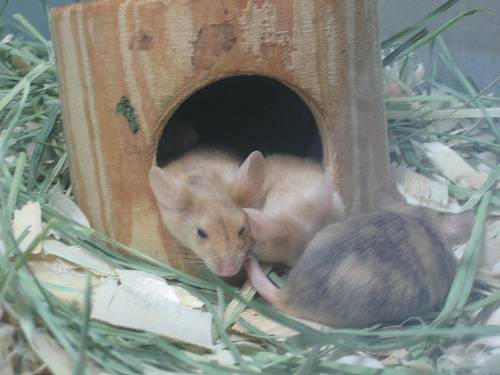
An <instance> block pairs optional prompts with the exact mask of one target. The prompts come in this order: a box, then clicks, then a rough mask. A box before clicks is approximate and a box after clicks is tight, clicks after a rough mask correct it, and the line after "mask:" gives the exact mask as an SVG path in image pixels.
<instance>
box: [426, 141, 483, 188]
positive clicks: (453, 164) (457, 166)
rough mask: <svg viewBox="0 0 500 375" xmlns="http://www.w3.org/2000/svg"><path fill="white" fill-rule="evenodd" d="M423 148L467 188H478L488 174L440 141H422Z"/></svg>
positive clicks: (435, 163)
mask: <svg viewBox="0 0 500 375" xmlns="http://www.w3.org/2000/svg"><path fill="white" fill-rule="evenodd" d="M420 147H421V149H422V150H423V152H424V153H425V155H426V156H427V157H428V158H429V160H430V161H431V162H432V164H434V166H435V167H436V168H437V169H438V170H439V171H440V172H441V173H442V174H443V175H444V176H446V177H447V178H448V179H450V180H451V181H453V182H455V183H456V184H458V185H460V186H462V187H465V188H474V189H478V188H480V187H481V185H483V184H484V182H485V181H486V179H487V178H488V175H487V174H486V173H484V172H479V171H477V170H475V169H474V168H473V167H471V166H470V164H468V163H467V162H466V161H465V160H464V159H463V158H462V157H461V156H460V155H459V154H458V153H457V152H456V151H454V150H452V149H451V148H449V147H448V146H445V145H444V144H442V143H440V142H429V143H422V144H421V145H420Z"/></svg>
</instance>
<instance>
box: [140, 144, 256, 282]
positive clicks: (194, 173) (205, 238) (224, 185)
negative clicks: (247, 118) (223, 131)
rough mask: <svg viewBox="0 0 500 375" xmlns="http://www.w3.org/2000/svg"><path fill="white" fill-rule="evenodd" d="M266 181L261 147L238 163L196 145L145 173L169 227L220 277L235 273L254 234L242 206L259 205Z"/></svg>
mask: <svg viewBox="0 0 500 375" xmlns="http://www.w3.org/2000/svg"><path fill="white" fill-rule="evenodd" d="M264 180H265V165H264V156H263V155H262V154H261V153H260V152H259V151H255V152H252V153H251V154H250V155H249V156H248V157H247V158H246V160H245V161H244V162H241V160H240V159H239V158H238V157H237V156H236V155H234V154H232V153H230V152H227V151H225V150H220V149H209V148H199V149H194V150H191V151H189V152H187V153H186V154H184V155H183V156H181V157H179V158H178V159H176V160H174V161H172V162H170V163H169V164H167V165H166V166H165V167H163V168H160V167H158V166H153V167H152V168H151V170H150V172H149V184H150V187H151V189H152V191H153V193H154V195H155V197H156V201H157V203H158V207H159V209H160V213H161V217H162V220H163V223H164V224H165V226H166V228H167V230H168V231H169V232H170V233H171V235H172V236H173V237H174V238H176V239H177V240H178V241H179V242H180V243H181V244H182V245H183V246H185V247H186V248H188V249H190V250H191V251H192V252H193V253H194V254H196V255H197V256H198V257H199V258H200V259H201V260H202V261H203V263H204V264H205V265H206V266H207V267H208V268H209V269H210V271H212V272H213V273H215V274H217V275H219V276H223V277H229V276H234V275H236V274H237V273H238V271H239V270H240V269H241V267H242V263H243V260H244V258H245V256H246V255H247V253H248V251H249V250H250V247H251V245H252V237H251V234H250V229H249V227H248V225H247V218H246V215H245V213H244V212H243V210H242V207H259V206H261V205H262V204H263V200H264V197H265V194H263V192H262V189H263V185H264Z"/></svg>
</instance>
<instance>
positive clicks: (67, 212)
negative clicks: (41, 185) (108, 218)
mask: <svg viewBox="0 0 500 375" xmlns="http://www.w3.org/2000/svg"><path fill="white" fill-rule="evenodd" d="M48 196H49V205H50V206H51V207H52V208H53V209H54V210H56V211H57V212H59V213H60V214H61V215H63V216H65V217H67V218H68V219H72V220H73V221H75V222H77V223H79V224H81V225H83V226H85V227H88V228H90V223H89V221H88V219H87V217H86V216H85V214H84V213H83V211H82V210H81V209H80V207H78V205H77V204H76V203H75V202H74V201H73V199H71V197H70V196H68V195H66V194H64V193H63V191H62V189H61V187H60V186H59V185H55V186H54V187H53V188H52V189H51V190H50V191H49V194H48Z"/></svg>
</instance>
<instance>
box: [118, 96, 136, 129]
mask: <svg viewBox="0 0 500 375" xmlns="http://www.w3.org/2000/svg"><path fill="white" fill-rule="evenodd" d="M116 112H118V113H119V114H121V115H122V116H123V117H125V119H126V120H127V122H128V127H129V128H130V130H132V132H133V133H137V132H138V131H139V123H138V122H137V118H136V117H135V111H134V107H132V104H130V100H129V99H128V98H127V97H126V96H122V97H121V98H120V101H119V102H118V104H117V105H116Z"/></svg>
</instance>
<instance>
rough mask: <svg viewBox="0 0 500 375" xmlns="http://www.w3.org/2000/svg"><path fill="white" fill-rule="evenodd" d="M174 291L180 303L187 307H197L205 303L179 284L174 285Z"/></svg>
mask: <svg viewBox="0 0 500 375" xmlns="http://www.w3.org/2000/svg"><path fill="white" fill-rule="evenodd" d="M174 291H175V294H176V295H177V297H178V298H179V300H180V301H181V302H182V304H183V305H185V306H187V307H192V308H193V309H199V308H200V307H203V306H204V305H205V304H204V303H203V301H202V300H200V299H199V298H196V297H195V296H193V295H192V294H191V293H189V292H188V291H187V290H186V289H184V288H182V287H180V286H177V285H176V286H174Z"/></svg>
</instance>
